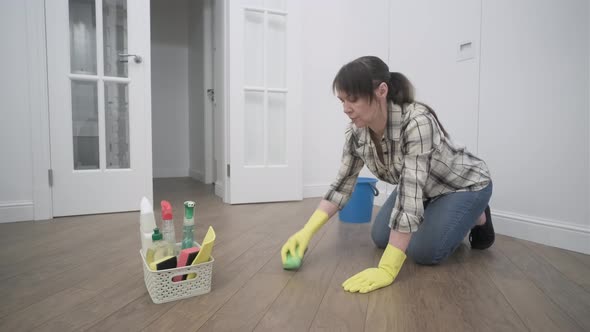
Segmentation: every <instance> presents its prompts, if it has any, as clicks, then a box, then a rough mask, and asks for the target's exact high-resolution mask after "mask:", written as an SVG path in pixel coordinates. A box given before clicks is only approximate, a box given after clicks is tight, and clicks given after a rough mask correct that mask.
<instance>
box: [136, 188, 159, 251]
mask: <svg viewBox="0 0 590 332" xmlns="http://www.w3.org/2000/svg"><path fill="white" fill-rule="evenodd" d="M154 228H156V218H155V217H154V209H153V207H152V204H151V203H150V201H149V200H148V199H147V198H146V197H143V198H142V199H141V210H140V214H139V236H140V238H141V251H142V252H143V254H144V255H145V254H146V252H147V250H148V248H149V247H150V246H151V245H152V232H153V231H154Z"/></svg>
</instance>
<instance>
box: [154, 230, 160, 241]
mask: <svg viewBox="0 0 590 332" xmlns="http://www.w3.org/2000/svg"><path fill="white" fill-rule="evenodd" d="M161 239H162V233H160V230H159V229H158V228H154V233H153V234H152V241H158V240H161Z"/></svg>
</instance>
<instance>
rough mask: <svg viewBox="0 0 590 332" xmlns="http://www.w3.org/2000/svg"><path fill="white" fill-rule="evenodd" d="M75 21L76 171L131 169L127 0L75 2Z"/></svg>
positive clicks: (72, 51)
mask: <svg viewBox="0 0 590 332" xmlns="http://www.w3.org/2000/svg"><path fill="white" fill-rule="evenodd" d="M69 21H70V23H69V28H70V75H69V78H70V81H71V96H72V97H71V102H72V103H71V106H72V132H73V133H72V134H73V139H72V142H73V150H74V153H73V158H74V160H73V167H74V170H77V171H84V170H96V169H100V170H108V169H124V168H131V155H130V154H131V151H130V144H129V143H130V142H129V137H130V133H129V82H130V80H129V78H128V63H127V58H126V57H122V56H120V55H121V54H127V44H128V37H127V0H102V1H101V0H69ZM97 32H101V33H97Z"/></svg>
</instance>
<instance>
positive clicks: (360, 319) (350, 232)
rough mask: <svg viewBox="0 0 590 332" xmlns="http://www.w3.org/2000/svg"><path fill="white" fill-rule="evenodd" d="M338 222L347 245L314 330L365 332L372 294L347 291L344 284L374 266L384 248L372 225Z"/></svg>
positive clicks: (342, 251) (312, 328) (341, 254)
mask: <svg viewBox="0 0 590 332" xmlns="http://www.w3.org/2000/svg"><path fill="white" fill-rule="evenodd" d="M336 222H338V223H339V224H338V230H337V231H338V233H339V241H340V242H342V243H343V244H344V246H343V248H342V249H341V250H340V258H339V262H338V266H337V267H336V271H335V272H334V274H333V275H332V278H331V280H330V282H329V284H328V289H327V291H326V294H325V295H324V298H323V299H322V302H321V303H320V306H319V308H318V310H317V314H316V316H315V318H314V320H313V322H312V325H311V328H310V331H363V329H364V326H365V317H366V315H367V307H368V296H365V295H359V294H351V293H348V292H345V291H344V290H343V288H342V283H343V282H344V281H345V280H346V279H348V278H349V277H351V276H353V275H354V274H356V273H358V272H360V271H362V270H363V269H365V268H367V267H371V266H372V265H373V264H374V261H375V257H376V255H380V254H381V252H382V250H379V249H377V248H376V247H375V245H374V244H373V241H372V240H371V236H370V231H371V224H369V223H366V224H351V223H342V222H340V221H338V220H336Z"/></svg>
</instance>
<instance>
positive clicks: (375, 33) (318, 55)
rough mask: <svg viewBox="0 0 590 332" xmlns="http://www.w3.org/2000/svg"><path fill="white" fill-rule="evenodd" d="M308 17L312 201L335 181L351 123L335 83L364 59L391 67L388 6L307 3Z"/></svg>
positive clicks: (330, 0)
mask: <svg viewBox="0 0 590 332" xmlns="http://www.w3.org/2000/svg"><path fill="white" fill-rule="evenodd" d="M303 12H304V13H305V24H304V26H303V31H302V33H303V49H304V50H305V51H304V53H303V57H304V58H303V68H304V69H305V70H304V72H303V89H302V97H303V128H304V131H303V186H304V187H303V195H304V197H313V196H322V195H323V194H324V193H325V192H326V191H327V190H328V188H329V184H330V183H331V182H332V180H333V179H334V178H335V177H336V173H337V171H338V168H339V166H340V157H341V156H342V147H343V144H344V129H345V128H346V125H347V123H348V121H347V117H346V116H345V115H344V113H343V112H342V105H341V104H340V102H339V101H338V99H337V98H336V97H335V96H334V95H333V93H332V81H333V79H334V76H336V73H337V72H338V70H339V69H340V67H342V66H343V65H344V64H346V63H347V62H349V61H352V60H354V59H356V58H358V57H360V56H363V55H375V56H378V57H380V58H381V59H383V60H384V61H387V57H388V54H387V50H388V31H387V22H388V17H387V16H388V14H387V13H388V1H387V0H370V1H363V3H362V4H360V3H359V2H357V1H338V0H326V1H311V0H306V1H304V2H303ZM362 174H363V175H370V173H368V171H367V170H366V168H365V170H364V171H363V172H362Z"/></svg>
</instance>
